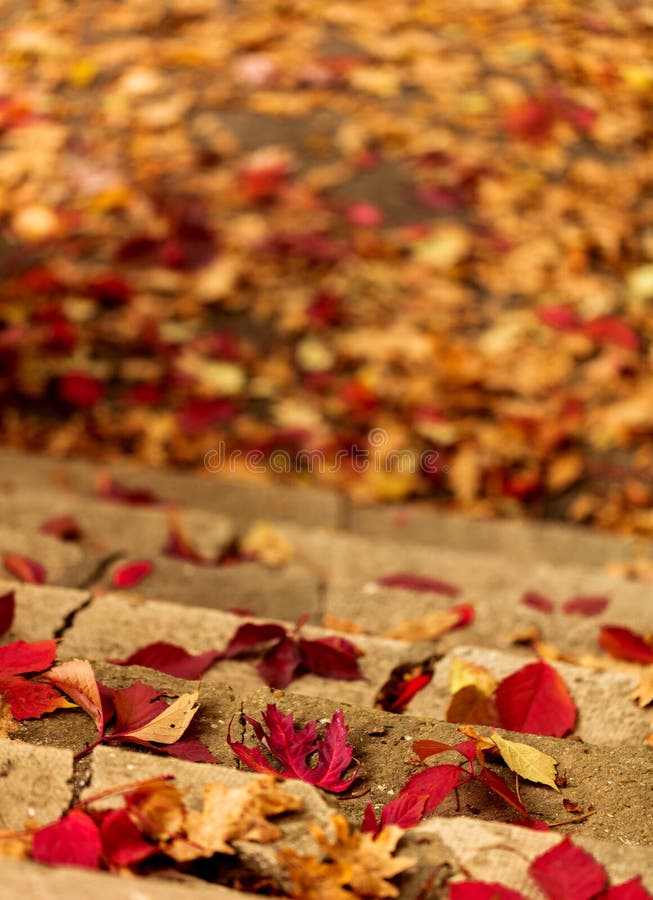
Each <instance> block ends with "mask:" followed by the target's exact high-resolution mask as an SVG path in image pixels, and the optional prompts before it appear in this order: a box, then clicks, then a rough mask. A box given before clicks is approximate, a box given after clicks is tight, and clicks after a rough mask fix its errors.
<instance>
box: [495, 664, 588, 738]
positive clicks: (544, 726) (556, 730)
mask: <svg viewBox="0 0 653 900" xmlns="http://www.w3.org/2000/svg"><path fill="white" fill-rule="evenodd" d="M495 700H496V705H497V710H498V712H499V721H500V724H501V726H502V727H503V728H506V729H507V730H508V731H522V732H525V733H528V734H545V735H551V736H552V737H563V735H565V734H567V732H569V731H571V729H572V728H573V727H574V724H575V722H576V706H575V704H574V702H573V700H572V699H571V697H570V696H569V692H568V690H567V687H566V685H565V683H564V681H563V680H562V678H561V677H560V675H558V673H557V672H556V670H555V669H554V668H553V667H552V666H550V665H549V664H548V663H545V662H536V663H530V664H529V665H527V666H524V667H523V668H522V669H519V671H518V672H515V673H513V674H512V675H509V676H508V677H507V678H504V679H503V681H502V682H501V683H500V684H499V686H498V687H497V690H496V694H495Z"/></svg>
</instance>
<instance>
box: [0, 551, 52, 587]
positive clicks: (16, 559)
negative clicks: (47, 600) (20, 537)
mask: <svg viewBox="0 0 653 900" xmlns="http://www.w3.org/2000/svg"><path fill="white" fill-rule="evenodd" d="M2 564H3V565H4V567H5V569H6V570H7V572H9V573H10V574H11V575H13V576H14V577H16V578H18V580H19V581H24V582H25V584H45V579H46V574H45V569H44V568H43V566H42V565H41V564H40V563H37V562H35V561H34V560H33V559H29V558H28V557H27V556H21V555H20V554H18V553H5V555H4V556H3V557H2Z"/></svg>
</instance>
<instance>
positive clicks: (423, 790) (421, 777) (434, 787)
mask: <svg viewBox="0 0 653 900" xmlns="http://www.w3.org/2000/svg"><path fill="white" fill-rule="evenodd" d="M462 775H463V772H462V770H461V768H460V766H451V765H448V764H447V763H443V764H442V765H439V766H429V768H428V769H424V771H423V772H417V773H416V774H415V775H411V776H410V778H409V779H408V781H407V782H406V784H405V785H404V786H403V788H402V789H401V794H400V795H399V796H406V795H407V794H417V795H418V796H426V803H425V804H424V815H425V816H427V815H428V814H429V813H432V812H433V811H434V810H435V809H437V807H438V806H439V805H440V804H441V803H442V802H443V801H444V800H446V798H447V797H448V796H449V794H450V793H451V791H453V789H454V788H456V787H458V785H459V784H460V779H461V777H462Z"/></svg>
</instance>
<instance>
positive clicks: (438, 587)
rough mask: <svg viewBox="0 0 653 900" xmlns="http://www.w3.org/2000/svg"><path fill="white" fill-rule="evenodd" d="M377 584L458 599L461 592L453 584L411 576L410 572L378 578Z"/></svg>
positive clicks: (422, 576)
mask: <svg viewBox="0 0 653 900" xmlns="http://www.w3.org/2000/svg"><path fill="white" fill-rule="evenodd" d="M376 583H377V584H379V585H381V587H390V588H401V589H402V590H405V591H420V592H429V593H433V594H444V595H445V596H446V597H457V596H458V595H459V594H460V590H459V589H458V588H457V587H455V586H454V585H453V584H448V583H447V582H446V581H440V580H439V579H437V578H428V577H426V576H424V575H411V574H410V573H408V572H396V573H395V574H394V575H384V576H383V578H377V580H376Z"/></svg>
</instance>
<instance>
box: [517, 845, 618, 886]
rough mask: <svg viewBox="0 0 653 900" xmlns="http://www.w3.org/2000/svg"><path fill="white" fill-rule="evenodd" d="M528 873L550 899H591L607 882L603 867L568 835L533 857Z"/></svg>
mask: <svg viewBox="0 0 653 900" xmlns="http://www.w3.org/2000/svg"><path fill="white" fill-rule="evenodd" d="M528 872H529V874H530V876H531V878H532V879H533V880H534V881H535V882H537V885H538V886H539V887H540V888H541V889H542V891H544V893H545V894H546V896H547V897H549V898H550V900H591V898H592V897H596V895H597V894H598V893H599V892H600V891H601V890H603V888H604V887H605V883H606V881H607V875H606V873H605V869H604V868H603V866H602V865H600V863H598V862H597V861H596V860H595V859H594V857H593V856H592V855H591V854H589V853H587V851H586V850H582V849H581V848H580V847H576V846H574V844H572V842H571V840H570V839H569V838H568V837H566V838H565V839H564V840H563V841H561V842H560V843H559V844H556V846H555V847H553V848H552V849H551V850H547V851H546V853H542V855H541V856H538V857H537V859H535V860H533V862H532V863H531V865H530V866H529V869H528Z"/></svg>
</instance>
